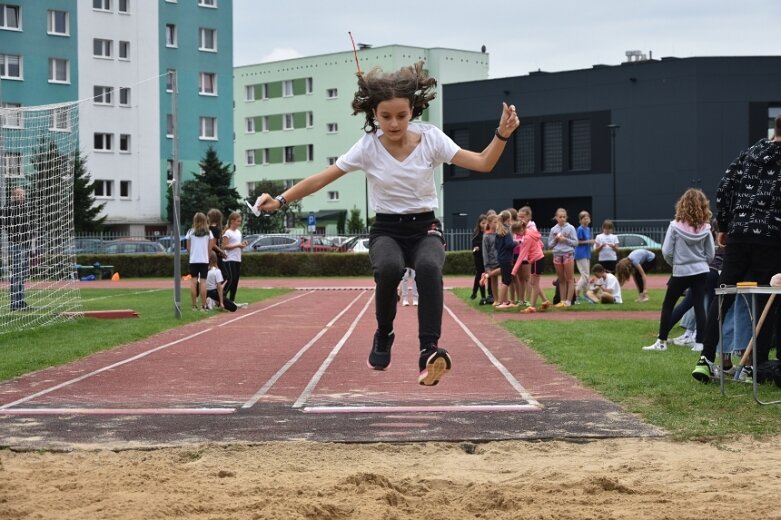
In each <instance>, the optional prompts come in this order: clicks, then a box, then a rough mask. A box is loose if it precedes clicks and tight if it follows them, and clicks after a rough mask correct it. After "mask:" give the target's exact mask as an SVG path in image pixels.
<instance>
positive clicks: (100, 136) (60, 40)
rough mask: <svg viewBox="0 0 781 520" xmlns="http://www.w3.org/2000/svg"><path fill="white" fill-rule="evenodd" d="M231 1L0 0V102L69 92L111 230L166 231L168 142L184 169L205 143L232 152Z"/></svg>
mask: <svg viewBox="0 0 781 520" xmlns="http://www.w3.org/2000/svg"><path fill="white" fill-rule="evenodd" d="M232 11H233V9H232V4H231V1H230V0H186V1H185V0H180V1H177V0H158V1H151V0H144V1H141V0H78V1H77V0H40V1H36V2H31V1H20V0H17V1H16V2H7V3H0V102H2V103H4V104H5V105H8V106H33V105H45V104H51V103H59V102H66V101H79V143H80V144H79V146H80V149H81V151H82V152H83V153H84V154H85V156H86V158H87V169H88V171H89V172H90V175H91V178H92V180H93V181H94V182H95V195H96V198H97V199H98V201H99V202H105V203H106V206H105V210H104V211H105V214H106V216H107V219H106V225H107V227H108V229H109V230H111V231H114V232H118V233H127V234H131V235H150V234H154V233H165V232H167V227H168V225H167V221H166V220H167V218H166V215H167V204H166V190H167V189H169V184H168V183H167V180H168V178H169V177H170V176H171V174H172V172H173V168H174V167H173V161H174V153H175V152H176V155H177V157H178V159H179V162H180V163H179V164H180V166H179V167H180V170H181V173H182V178H183V180H186V179H188V178H191V177H192V173H193V172H197V171H198V168H199V166H198V163H199V161H200V160H201V158H202V157H203V156H204V154H205V152H206V150H207V149H208V148H209V147H210V146H211V147H214V148H215V149H216V150H217V153H218V155H219V157H220V159H221V160H222V161H224V162H227V163H232V162H233V135H232V133H233V119H232V116H233V108H232V105H233V98H232V93H233V86H232V74H233V66H232V56H233V35H232ZM174 85H176V87H178V88H176V95H174Z"/></svg>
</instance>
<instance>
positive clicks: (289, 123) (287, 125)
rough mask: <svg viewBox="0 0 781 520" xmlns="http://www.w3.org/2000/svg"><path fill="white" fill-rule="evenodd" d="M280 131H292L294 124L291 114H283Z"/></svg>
mask: <svg viewBox="0 0 781 520" xmlns="http://www.w3.org/2000/svg"><path fill="white" fill-rule="evenodd" d="M282 121H283V123H282V129H283V130H293V128H294V124H293V114H285V115H284V116H283V117H282Z"/></svg>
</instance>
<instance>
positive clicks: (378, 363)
mask: <svg viewBox="0 0 781 520" xmlns="http://www.w3.org/2000/svg"><path fill="white" fill-rule="evenodd" d="M395 337H396V335H395V334H394V333H393V331H391V333H390V334H388V335H384V334H382V333H381V332H380V331H379V330H378V331H377V332H375V333H374V341H373V342H372V351H371V352H370V353H369V366H370V367H372V368H373V369H374V370H385V369H386V368H388V367H389V366H390V362H391V347H392V346H393V338H395Z"/></svg>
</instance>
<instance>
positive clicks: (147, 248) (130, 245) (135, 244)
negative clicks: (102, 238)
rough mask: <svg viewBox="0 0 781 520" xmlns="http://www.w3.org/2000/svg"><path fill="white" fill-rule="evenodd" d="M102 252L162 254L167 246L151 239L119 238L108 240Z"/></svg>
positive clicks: (113, 253) (112, 253)
mask: <svg viewBox="0 0 781 520" xmlns="http://www.w3.org/2000/svg"><path fill="white" fill-rule="evenodd" d="M101 252H102V253H106V254H109V255H115V254H131V253H141V254H158V253H160V254H162V253H165V248H164V247H163V244H161V243H159V242H152V241H151V240H133V239H126V240H123V239H119V240H111V241H108V242H106V243H105V244H104V245H103V250H102V251H101Z"/></svg>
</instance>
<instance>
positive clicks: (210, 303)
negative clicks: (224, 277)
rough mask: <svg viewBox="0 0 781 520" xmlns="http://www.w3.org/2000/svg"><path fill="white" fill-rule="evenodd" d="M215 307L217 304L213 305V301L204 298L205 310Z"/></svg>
mask: <svg viewBox="0 0 781 520" xmlns="http://www.w3.org/2000/svg"><path fill="white" fill-rule="evenodd" d="M216 306H217V304H216V303H215V301H214V300H212V299H211V298H206V308H207V309H209V310H211V309H213V308H215V307H216Z"/></svg>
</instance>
